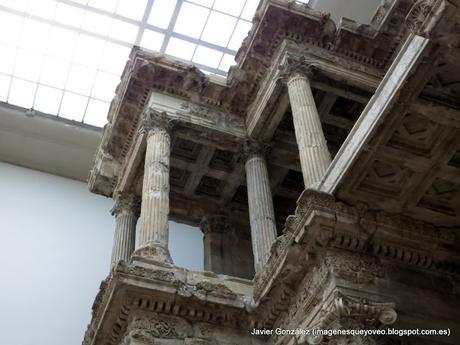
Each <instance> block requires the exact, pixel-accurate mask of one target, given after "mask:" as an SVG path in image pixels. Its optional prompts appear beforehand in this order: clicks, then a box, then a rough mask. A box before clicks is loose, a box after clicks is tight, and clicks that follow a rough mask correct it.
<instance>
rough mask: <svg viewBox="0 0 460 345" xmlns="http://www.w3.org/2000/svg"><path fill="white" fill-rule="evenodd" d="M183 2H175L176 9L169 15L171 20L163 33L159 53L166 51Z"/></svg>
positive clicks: (182, 0)
mask: <svg viewBox="0 0 460 345" xmlns="http://www.w3.org/2000/svg"><path fill="white" fill-rule="evenodd" d="M183 2H184V0H177V2H176V7H174V11H173V13H172V15H171V19H170V20H169V24H168V27H167V29H166V32H165V37H164V39H163V44H162V45H161V48H160V53H163V54H164V52H165V51H166V47H167V46H168V43H169V39H170V38H171V36H172V32H173V28H174V25H176V20H177V17H178V16H179V12H180V9H181V8H182V3H183Z"/></svg>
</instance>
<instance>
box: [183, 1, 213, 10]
mask: <svg viewBox="0 0 460 345" xmlns="http://www.w3.org/2000/svg"><path fill="white" fill-rule="evenodd" d="M187 1H188V2H193V3H195V4H198V5H202V6H206V7H208V8H211V7H212V3H213V2H214V0H187Z"/></svg>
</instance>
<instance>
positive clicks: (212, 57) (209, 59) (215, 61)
mask: <svg viewBox="0 0 460 345" xmlns="http://www.w3.org/2000/svg"><path fill="white" fill-rule="evenodd" d="M222 55H223V54H222V52H220V51H218V50H214V49H210V48H206V47H203V46H198V47H197V48H196V51H195V55H194V56H193V60H192V61H193V62H196V63H199V64H201V65H207V66H211V67H213V68H217V67H218V66H219V63H220V60H221V59H222Z"/></svg>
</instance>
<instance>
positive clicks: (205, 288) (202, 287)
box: [196, 281, 237, 299]
mask: <svg viewBox="0 0 460 345" xmlns="http://www.w3.org/2000/svg"><path fill="white" fill-rule="evenodd" d="M196 292H197V293H199V294H203V295H208V294H215V295H220V296H225V297H227V298H232V299H234V298H236V297H237V295H236V294H235V293H234V292H233V291H232V290H230V289H229V288H228V287H227V286H225V285H224V284H214V283H211V282H207V281H202V282H199V283H198V284H196Z"/></svg>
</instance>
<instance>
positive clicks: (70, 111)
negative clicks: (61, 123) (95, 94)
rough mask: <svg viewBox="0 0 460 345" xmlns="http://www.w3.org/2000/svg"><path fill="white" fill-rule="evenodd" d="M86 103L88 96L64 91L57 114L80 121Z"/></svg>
mask: <svg viewBox="0 0 460 345" xmlns="http://www.w3.org/2000/svg"><path fill="white" fill-rule="evenodd" d="M87 104H88V97H84V96H80V95H76V94H74V93H71V92H64V96H63V97H62V103H61V107H60V109H59V114H58V115H59V116H60V117H64V118H66V119H69V120H75V121H82V120H83V116H84V115H85V110H86V105H87Z"/></svg>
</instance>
